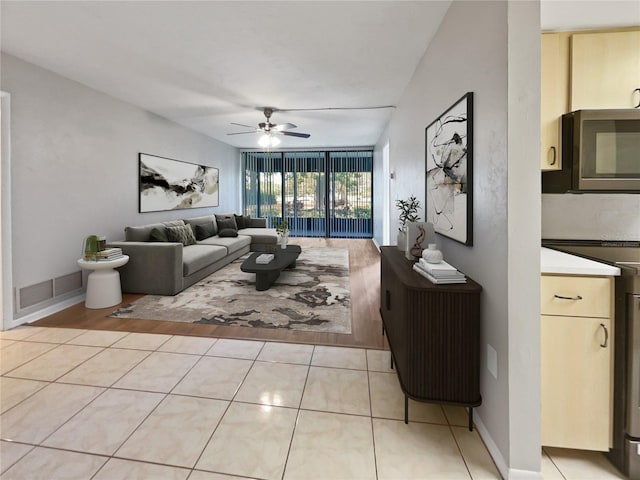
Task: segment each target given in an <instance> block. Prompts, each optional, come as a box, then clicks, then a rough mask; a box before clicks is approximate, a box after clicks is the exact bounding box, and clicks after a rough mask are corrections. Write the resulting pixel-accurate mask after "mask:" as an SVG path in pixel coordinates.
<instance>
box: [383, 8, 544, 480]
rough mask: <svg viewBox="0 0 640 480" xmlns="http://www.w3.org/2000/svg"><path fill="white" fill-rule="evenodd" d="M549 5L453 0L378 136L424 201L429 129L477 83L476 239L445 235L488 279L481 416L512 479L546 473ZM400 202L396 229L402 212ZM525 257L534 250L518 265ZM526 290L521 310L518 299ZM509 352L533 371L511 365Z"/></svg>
mask: <svg viewBox="0 0 640 480" xmlns="http://www.w3.org/2000/svg"><path fill="white" fill-rule="evenodd" d="M538 9H539V3H538V2H509V3H507V2H502V1H496V2H481V1H471V2H463V1H455V2H453V3H452V5H451V7H450V8H449V11H448V12H447V15H446V16H445V18H444V20H443V22H442V24H441V25H440V29H439V30H438V32H437V34H436V35H435V37H434V38H433V40H432V42H431V44H430V45H429V48H428V49H427V51H426V53H425V56H424V57H423V59H422V61H421V62H420V64H419V66H418V67H417V69H416V72H415V75H414V77H413V78H412V80H411V82H410V83H409V85H408V87H407V89H406V91H405V93H404V95H403V96H402V98H401V100H400V102H398V108H397V109H396V110H395V111H394V113H393V117H392V119H391V122H390V124H389V126H388V128H387V131H386V132H385V134H384V135H383V136H382V137H381V138H380V139H379V141H378V144H377V145H376V151H379V150H380V149H381V148H382V145H383V144H384V143H385V142H386V141H387V140H389V141H390V144H391V155H390V156H391V162H392V164H391V170H392V171H394V170H395V172H396V179H395V181H393V182H392V183H391V188H392V190H391V199H392V203H393V200H394V199H396V198H407V197H408V196H410V195H412V194H414V195H416V196H417V197H418V198H419V199H420V200H421V202H422V203H423V205H424V200H425V191H424V190H425V185H424V176H425V159H424V154H425V153H424V148H425V141H424V129H425V127H426V126H427V125H429V124H430V123H431V122H432V121H433V120H434V119H435V118H437V117H438V116H439V115H440V114H441V113H442V112H444V111H445V110H446V109H447V108H449V107H450V106H451V105H452V104H453V103H454V102H455V101H457V100H458V99H459V98H460V97H461V96H462V95H463V94H465V93H466V92H468V91H472V92H474V136H475V137H474V155H473V156H474V159H473V162H474V166H473V169H474V180H473V189H474V200H473V201H474V207H473V222H474V227H473V228H474V239H473V241H474V245H473V247H466V246H464V245H461V244H459V243H456V242H454V241H452V240H450V239H447V238H445V237H443V236H441V235H436V241H437V244H438V245H439V247H440V248H441V249H442V251H443V253H444V257H445V260H447V261H449V262H451V263H452V264H454V265H455V266H456V267H458V268H459V269H460V270H462V271H464V272H465V273H466V274H468V275H469V276H470V277H472V278H473V279H474V280H476V281H478V283H480V284H481V285H482V286H483V289H484V290H483V294H482V333H481V338H480V343H481V390H482V392H481V393H482V396H483V405H482V406H481V407H480V408H479V409H478V410H477V412H478V417H479V418H478V420H479V423H480V424H481V425H482V428H483V430H484V433H485V437H486V438H485V440H486V441H488V443H490V444H491V445H489V447H490V449H492V454H493V455H494V459H495V460H496V462H497V464H498V466H499V468H500V469H501V472H502V473H503V475H505V476H511V477H512V478H516V477H517V476H518V472H520V473H522V472H524V474H525V475H526V474H532V475H533V477H535V476H536V474H537V472H539V471H540V440H539V430H540V406H539V402H540V395H539V384H540V377H539V358H540V352H539V297H538V296H536V294H535V292H536V291H537V288H538V287H536V284H537V283H539V273H540V269H539V240H540V193H539V190H540V186H539V185H540V184H539V182H540V173H539V171H538V160H537V157H538V151H539V142H540V136H539V114H538V112H539V107H537V106H538V105H539V102H540V85H539V78H540V75H539V34H540V30H539V13H538V12H539V10H538ZM508 41H512V42H513V45H511V44H509V47H508ZM519 56H521V57H522V58H521V59H519V61H516V60H517V59H518V57H519ZM508 61H513V62H514V67H513V68H514V70H513V72H512V69H511V66H510V65H509V64H508ZM510 82H513V83H512V84H511V83H510ZM517 82H521V85H519V84H517ZM532 106H533V107H532ZM512 107H513V112H512V113H511V112H509V109H510V108H512ZM378 165H379V163H376V166H378ZM519 190H521V192H522V193H521V195H523V197H522V198H519V199H517V200H516V199H515V198H514V196H515V195H516V194H517V192H518V191H519ZM528 195H531V196H532V197H527V196H528ZM511 202H513V205H512V203H511ZM389 208H390V209H391V212H392V213H391V218H392V229H391V230H392V232H395V231H396V229H397V224H398V221H397V217H398V211H397V210H396V209H395V207H394V206H393V205H390V206H389ZM510 209H512V210H513V211H512V212H510V211H509V210H510ZM421 215H422V216H423V217H424V213H423V212H421ZM511 222H512V223H513V224H512V225H510V223H511ZM517 228H524V230H521V231H518V230H517ZM378 234H379V233H378V232H376V238H378V237H377V235H378ZM509 235H511V237H509ZM519 240H524V241H522V242H520V241H519ZM510 249H511V251H510ZM521 256H525V258H526V259H527V260H526V261H524V262H522V263H519V262H518V260H517V259H518V258H520V257H521ZM520 286H522V287H523V288H525V289H526V288H528V287H530V286H533V292H532V294H531V295H530V296H529V297H530V298H528V299H527V298H525V295H523V294H518V293H517V290H518V288H519V287H520ZM523 298H524V303H523V304H522V305H520V307H521V309H522V313H520V314H518V313H517V312H515V311H514V310H515V308H514V307H515V303H516V300H521V299H523ZM510 315H513V318H511V316H510ZM512 322H513V325H512ZM512 326H513V328H512V331H511V332H510V327H512ZM531 332H537V333H535V334H534V335H533V336H532V337H531V338H525V336H526V334H528V333H531ZM487 344H490V345H491V346H492V347H493V348H495V350H496V351H497V353H498V376H497V378H494V377H493V376H492V375H491V374H490V373H489V372H488V370H487V368H486V361H485V359H486V355H487ZM520 350H521V351H522V355H521V356H519V355H518V352H519V351H520ZM510 361H513V362H514V364H515V372H517V374H518V375H521V376H522V378H514V377H515V376H514V375H511V374H510V367H511V365H510ZM527 369H530V370H529V371H527ZM523 371H524V374H523ZM510 382H512V385H510ZM519 388H522V389H523V390H522V392H521V394H520V395H517V392H516V390H517V389H519ZM526 395H530V397H529V398H527V399H524V400H523V397H524V396H526ZM516 398H517V399H518V400H523V403H522V404H521V405H516V402H515V400H516Z"/></svg>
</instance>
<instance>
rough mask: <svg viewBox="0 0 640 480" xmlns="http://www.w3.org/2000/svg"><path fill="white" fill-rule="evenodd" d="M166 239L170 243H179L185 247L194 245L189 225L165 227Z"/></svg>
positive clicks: (193, 237)
mask: <svg viewBox="0 0 640 480" xmlns="http://www.w3.org/2000/svg"><path fill="white" fill-rule="evenodd" d="M166 232H167V238H168V239H169V241H170V242H180V243H181V244H182V245H184V246H185V247H187V246H189V245H195V243H196V237H195V236H194V235H193V230H191V225H180V226H177V227H167V228H166Z"/></svg>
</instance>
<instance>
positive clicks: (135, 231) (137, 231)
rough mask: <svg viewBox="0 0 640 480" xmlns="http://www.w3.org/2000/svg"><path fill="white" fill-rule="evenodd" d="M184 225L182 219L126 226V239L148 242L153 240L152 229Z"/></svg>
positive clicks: (128, 240)
mask: <svg viewBox="0 0 640 480" xmlns="http://www.w3.org/2000/svg"><path fill="white" fill-rule="evenodd" d="M180 225H184V222H183V221H182V220H173V221H170V222H162V223H150V224H148V225H141V226H139V227H125V229H124V239H125V240H126V241H127V242H148V241H149V240H151V230H153V229H154V228H157V229H159V230H164V228H165V227H174V226H180Z"/></svg>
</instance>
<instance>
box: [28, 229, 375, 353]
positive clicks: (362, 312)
mask: <svg viewBox="0 0 640 480" xmlns="http://www.w3.org/2000/svg"><path fill="white" fill-rule="evenodd" d="M291 243H292V244H297V245H300V246H302V248H309V247H323V246H326V247H343V248H348V249H349V269H350V279H349V280H350V286H351V329H352V333H351V334H350V335H345V334H340V333H317V332H302V331H297V330H284V329H270V328H249V327H225V326H219V325H199V324H193V323H180V322H165V321H156V320H137V319H125V318H110V317H108V316H107V315H109V314H110V313H111V312H113V311H114V310H116V309H117V308H118V307H120V306H123V305H126V304H128V303H131V302H132V301H134V300H136V299H138V298H140V297H142V296H143V295H139V294H124V295H123V302H122V304H120V305H116V306H114V307H110V308H105V309H100V310H90V309H87V308H85V307H84V303H80V304H78V305H74V306H72V307H69V308H67V309H65V310H63V311H61V312H58V313H56V314H53V315H50V316H48V317H46V318H43V319H41V320H39V321H37V322H34V323H33V325H37V326H46V327H66V328H86V329H90V330H116V331H128V332H144V333H164V334H171V335H193V336H200V337H220V338H223V337H225V338H238V339H260V340H268V341H283V342H295V343H312V344H316V345H337V346H354V347H367V348H385V349H386V348H388V344H387V342H386V339H385V338H384V337H383V336H382V320H381V318H380V310H379V309H380V254H379V253H378V250H377V249H376V247H375V245H374V244H373V242H372V241H371V240H350V239H337V238H336V239H333V238H331V239H327V238H292V239H291Z"/></svg>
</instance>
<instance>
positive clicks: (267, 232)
mask: <svg viewBox="0 0 640 480" xmlns="http://www.w3.org/2000/svg"><path fill="white" fill-rule="evenodd" d="M242 235H248V236H250V237H251V243H263V244H273V245H275V244H276V243H277V241H278V234H277V233H276V229H275V228H245V229H244V230H242Z"/></svg>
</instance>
